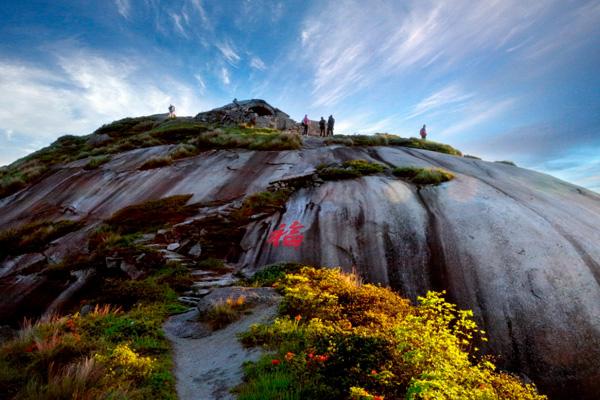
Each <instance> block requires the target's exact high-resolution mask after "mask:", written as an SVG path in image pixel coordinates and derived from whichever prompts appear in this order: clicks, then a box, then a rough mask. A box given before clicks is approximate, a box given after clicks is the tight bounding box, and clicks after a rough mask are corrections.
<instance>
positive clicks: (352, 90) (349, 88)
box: [292, 0, 600, 111]
mask: <svg viewBox="0 0 600 400" xmlns="http://www.w3.org/2000/svg"><path fill="white" fill-rule="evenodd" d="M592 3H593V2H592ZM561 4H562V3H561V2H559V1H557V0H549V1H547V2H522V1H520V0H503V1H492V2H475V3H473V2H472V1H469V0H456V1H452V2H435V1H424V0H412V1H407V2H404V3H403V4H402V6H399V4H398V3H394V2H378V3H377V6H372V7H365V4H364V2H360V1H355V0H341V1H340V2H336V3H331V4H328V5H325V6H324V5H323V3H320V2H319V3H317V5H316V6H315V7H316V8H314V9H311V10H310V12H307V16H306V18H305V21H304V23H303V24H302V26H301V29H300V32H299V41H300V43H301V45H302V54H301V56H300V58H301V60H302V61H303V62H304V63H305V65H306V66H308V67H309V68H310V69H311V70H312V88H313V95H314V96H313V98H314V105H316V106H330V105H334V104H336V103H338V102H340V101H341V100H342V99H344V98H346V97H347V96H350V95H353V94H356V93H357V92H358V91H360V90H361V89H365V88H367V87H368V88H372V86H373V85H374V84H382V83H383V82H386V81H390V80H396V81H397V80H398V79H401V78H402V77H403V76H407V77H408V76H411V77H412V76H417V74H421V75H422V74H425V73H428V74H432V73H437V74H438V76H439V75H441V74H443V73H447V72H448V71H449V70H450V69H451V68H464V66H465V64H467V65H468V63H470V62H477V61H478V60H479V58H480V57H482V56H483V55H485V56H486V57H489V56H490V54H491V53H493V52H495V51H497V52H501V53H502V54H504V55H506V54H507V51H509V50H510V51H511V52H514V53H517V52H527V51H529V50H530V49H531V46H533V45H534V43H527V44H523V41H524V40H526V39H527V38H528V37H529V36H530V33H531V31H532V29H533V28H534V27H535V28H536V29H537V28H538V25H542V22H543V21H545V19H546V18H548V16H549V15H552V12H555V11H556V9H557V8H558V7H559V6H560V5H561ZM573 8H575V9H576V10H578V11H577V12H576V11H573V12H572V13H571V14H570V15H572V20H571V22H570V23H567V21H562V22H561V24H562V25H561V26H562V27H564V29H571V27H572V26H573V25H578V24H579V22H580V21H583V18H584V17H583V14H584V12H585V11H586V10H587V15H588V17H587V19H586V21H588V22H585V21H584V23H583V25H584V26H585V28H581V29H575V31H576V32H575V33H573V34H571V35H569V41H571V42H572V41H576V40H577V38H581V37H583V35H584V32H590V29H591V28H590V23H589V21H593V20H594V18H596V19H595V20H596V21H597V19H598V18H597V16H598V13H597V9H598V8H600V7H598V6H592V5H588V6H587V7H573ZM590 14H591V15H593V17H590V16H589V15H590ZM314 15H326V16H327V19H326V21H323V20H315V18H314ZM374 21H377V23H376V24H375V23H374ZM540 42H541V43H542V44H545V45H547V46H555V44H553V43H556V40H554V39H552V38H548V37H542V38H541V39H540ZM537 45H538V46H540V45H541V44H537ZM518 46H521V47H518ZM517 50H518V51H517ZM544 51H546V50H544ZM515 57H519V55H515ZM295 61H296V62H297V60H295ZM292 62H293V61H292ZM415 111H417V110H415Z"/></svg>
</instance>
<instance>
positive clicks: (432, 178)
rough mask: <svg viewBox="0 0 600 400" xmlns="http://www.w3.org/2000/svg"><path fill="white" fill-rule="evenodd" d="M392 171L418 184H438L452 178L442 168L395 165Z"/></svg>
mask: <svg viewBox="0 0 600 400" xmlns="http://www.w3.org/2000/svg"><path fill="white" fill-rule="evenodd" d="M392 172H393V174H394V175H396V176H398V177H401V178H407V179H409V180H410V181H411V182H413V183H416V184H419V185H438V184H440V183H442V182H447V181H450V180H452V179H454V175H453V174H452V173H451V172H449V171H446V170H445V169H442V168H420V167H396V168H394V169H393V171H392Z"/></svg>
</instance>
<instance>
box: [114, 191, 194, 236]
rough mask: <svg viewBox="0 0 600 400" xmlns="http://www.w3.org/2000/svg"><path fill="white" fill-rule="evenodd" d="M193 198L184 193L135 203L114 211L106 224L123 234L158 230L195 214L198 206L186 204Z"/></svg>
mask: <svg viewBox="0 0 600 400" xmlns="http://www.w3.org/2000/svg"><path fill="white" fill-rule="evenodd" d="M191 198H192V195H191V194H183V195H177V196H171V197H165V198H163V199H160V200H149V201H146V202H144V203H140V204H134V205H131V206H128V207H125V208H123V209H121V210H119V211H117V212H116V213H114V214H113V215H112V216H111V217H110V218H109V219H108V220H106V224H107V225H108V226H110V227H111V228H113V229H114V230H116V232H118V233H121V234H127V233H134V232H146V231H150V230H156V229H159V228H161V227H163V226H165V225H167V224H171V225H172V224H175V223H178V222H181V221H183V220H184V219H185V218H187V217H190V216H192V215H194V214H195V212H196V207H194V206H187V205H186V203H187V202H188V201H189V200H190V199H191Z"/></svg>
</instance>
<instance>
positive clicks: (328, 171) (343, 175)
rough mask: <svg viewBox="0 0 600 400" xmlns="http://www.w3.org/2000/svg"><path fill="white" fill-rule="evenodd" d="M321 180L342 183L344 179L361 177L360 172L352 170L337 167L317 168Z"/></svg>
mask: <svg viewBox="0 0 600 400" xmlns="http://www.w3.org/2000/svg"><path fill="white" fill-rule="evenodd" d="M317 173H318V174H319V178H321V179H323V180H324V181H341V180H344V179H354V178H359V177H360V176H361V174H360V172H358V171H357V170H355V169H352V168H339V167H335V166H320V167H319V168H317Z"/></svg>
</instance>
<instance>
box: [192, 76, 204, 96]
mask: <svg viewBox="0 0 600 400" xmlns="http://www.w3.org/2000/svg"><path fill="white" fill-rule="evenodd" d="M194 78H195V79H196V82H198V86H199V87H200V93H202V94H204V93H206V83H205V82H204V78H202V75H200V74H195V75H194Z"/></svg>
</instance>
